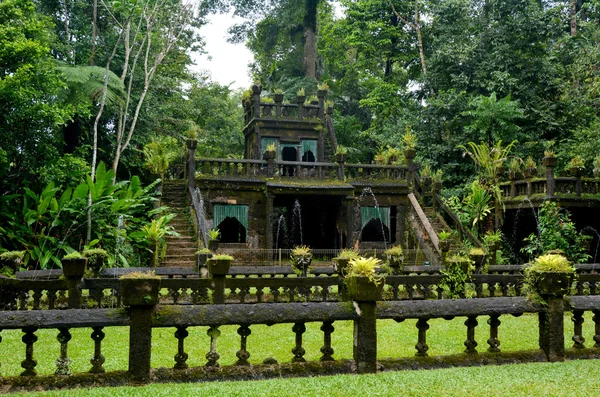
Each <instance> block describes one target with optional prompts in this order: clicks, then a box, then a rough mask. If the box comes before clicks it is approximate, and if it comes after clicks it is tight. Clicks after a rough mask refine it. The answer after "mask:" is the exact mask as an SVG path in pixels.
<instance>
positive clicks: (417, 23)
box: [388, 0, 427, 76]
mask: <svg viewBox="0 0 600 397" xmlns="http://www.w3.org/2000/svg"><path fill="white" fill-rule="evenodd" d="M388 4H389V5H390V7H391V8H392V11H393V12H394V15H396V17H397V18H398V19H399V20H400V21H402V23H403V24H405V25H407V26H408V27H409V28H411V29H412V30H414V31H415V33H417V46H418V48H419V58H420V59H421V70H422V71H423V76H427V62H426V61H425V51H424V50H423V36H422V35H421V14H420V12H419V1H418V0H415V15H414V22H412V21H409V20H407V19H405V18H403V17H402V15H400V14H399V13H398V11H397V10H396V7H394V4H393V3H392V0H388Z"/></svg>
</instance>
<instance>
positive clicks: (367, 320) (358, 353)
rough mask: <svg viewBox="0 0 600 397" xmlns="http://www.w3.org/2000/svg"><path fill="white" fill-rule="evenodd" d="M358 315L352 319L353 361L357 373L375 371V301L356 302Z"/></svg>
mask: <svg viewBox="0 0 600 397" xmlns="http://www.w3.org/2000/svg"><path fill="white" fill-rule="evenodd" d="M356 304H358V308H359V309H360V317H359V318H358V319H357V320H354V362H355V363H356V371H357V372H358V373H359V374H365V373H375V372H377V303H376V302H370V301H369V302H356Z"/></svg>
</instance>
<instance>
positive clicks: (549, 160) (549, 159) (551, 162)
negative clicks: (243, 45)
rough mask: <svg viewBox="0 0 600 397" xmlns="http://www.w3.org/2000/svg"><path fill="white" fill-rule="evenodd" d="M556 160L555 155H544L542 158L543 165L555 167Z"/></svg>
mask: <svg viewBox="0 0 600 397" xmlns="http://www.w3.org/2000/svg"><path fill="white" fill-rule="evenodd" d="M557 161H558V160H557V159H556V157H553V156H546V157H544V160H543V163H544V167H556V163H557Z"/></svg>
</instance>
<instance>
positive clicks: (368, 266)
mask: <svg viewBox="0 0 600 397" xmlns="http://www.w3.org/2000/svg"><path fill="white" fill-rule="evenodd" d="M381 265H382V263H381V259H378V258H375V257H368V258H365V257H362V256H359V257H357V258H354V259H350V261H349V262H348V272H347V274H346V278H347V279H349V278H352V277H366V278H367V279H368V280H369V282H371V283H373V284H375V285H379V284H382V283H383V281H384V280H385V274H381V273H379V272H378V270H379V269H380V267H381Z"/></svg>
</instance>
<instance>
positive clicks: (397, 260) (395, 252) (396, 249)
mask: <svg viewBox="0 0 600 397" xmlns="http://www.w3.org/2000/svg"><path fill="white" fill-rule="evenodd" d="M383 254H384V255H385V257H386V259H387V263H388V264H389V265H390V266H392V267H400V266H402V264H403V263H404V251H403V250H402V247H401V246H399V245H395V246H393V247H391V248H388V249H387V250H385V251H384V253H383Z"/></svg>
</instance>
